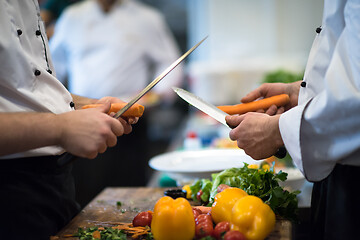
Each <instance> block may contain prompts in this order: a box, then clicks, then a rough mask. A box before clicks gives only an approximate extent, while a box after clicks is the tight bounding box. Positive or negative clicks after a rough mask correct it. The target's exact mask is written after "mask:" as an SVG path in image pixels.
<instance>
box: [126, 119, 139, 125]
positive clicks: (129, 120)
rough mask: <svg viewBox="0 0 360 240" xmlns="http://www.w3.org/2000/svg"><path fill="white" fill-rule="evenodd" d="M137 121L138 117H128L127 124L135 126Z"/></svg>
mask: <svg viewBox="0 0 360 240" xmlns="http://www.w3.org/2000/svg"><path fill="white" fill-rule="evenodd" d="M138 121H139V118H138V117H130V118H128V121H127V122H128V123H129V124H136V123H137V122H138Z"/></svg>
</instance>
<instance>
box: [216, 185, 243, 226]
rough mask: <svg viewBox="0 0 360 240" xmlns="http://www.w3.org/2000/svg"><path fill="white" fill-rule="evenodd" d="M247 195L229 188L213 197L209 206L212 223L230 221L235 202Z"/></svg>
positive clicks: (240, 190) (238, 189)
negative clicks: (212, 201)
mask: <svg viewBox="0 0 360 240" xmlns="http://www.w3.org/2000/svg"><path fill="white" fill-rule="evenodd" d="M247 195H248V194H247V193H246V192H245V191H244V190H242V189H240V188H234V187H230V188H227V189H225V190H223V191H222V192H220V193H218V194H216V195H215V198H214V203H213V204H212V206H211V217H212V219H213V221H214V222H215V223H216V224H218V223H219V222H223V221H227V222H230V220H231V211H232V208H233V206H234V204H235V203H236V201H237V200H239V199H241V198H243V197H245V196H247Z"/></svg>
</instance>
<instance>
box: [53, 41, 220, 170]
mask: <svg viewBox="0 0 360 240" xmlns="http://www.w3.org/2000/svg"><path fill="white" fill-rule="evenodd" d="M206 39H207V36H206V37H205V38H203V39H202V40H201V41H200V42H198V43H197V44H195V45H194V46H193V47H192V48H190V49H189V50H188V51H187V52H186V53H184V54H183V55H182V56H181V57H179V58H178V59H177V60H176V61H175V62H173V63H172V64H171V65H170V66H169V67H168V68H166V69H165V70H164V71H163V72H162V73H161V74H160V75H159V76H158V77H156V78H155V79H154V80H153V81H152V82H151V83H149V85H147V86H146V87H145V88H144V89H143V90H142V91H141V92H140V93H139V94H137V95H136V96H135V97H134V98H133V99H132V100H130V101H129V102H128V103H127V104H126V105H125V106H124V107H123V108H122V109H120V110H119V111H118V112H117V113H115V115H114V116H113V117H114V118H119V117H121V115H122V114H123V113H124V112H126V111H127V110H128V109H129V108H130V107H131V106H132V105H134V104H135V103H136V102H137V101H139V99H140V98H141V97H143V96H144V95H145V94H146V93H147V92H149V91H150V90H151V89H152V88H153V87H154V86H155V85H156V84H158V83H159V82H160V81H161V80H162V79H163V78H164V77H165V76H166V75H167V74H168V73H170V72H171V71H172V70H173V69H174V68H176V67H177V66H178V65H179V64H180V63H181V62H182V61H183V60H184V59H185V58H186V57H187V56H189V55H190V53H192V52H193V51H194V50H195V49H196V48H197V47H198V46H199V45H200V44H202V43H203V42H204V41H205V40H206ZM224 120H225V119H224ZM76 158H77V157H76V156H74V155H73V154H71V153H64V154H63V155H62V156H61V157H60V158H59V159H58V161H57V164H58V165H59V166H60V167H62V166H65V165H67V164H69V163H70V162H73V161H74V160H75V159H76Z"/></svg>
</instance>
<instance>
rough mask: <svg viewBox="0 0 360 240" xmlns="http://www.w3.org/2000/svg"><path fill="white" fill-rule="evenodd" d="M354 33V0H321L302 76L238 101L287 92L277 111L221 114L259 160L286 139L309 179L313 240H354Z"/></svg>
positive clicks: (358, 105)
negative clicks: (318, 23) (286, 101)
mask: <svg viewBox="0 0 360 240" xmlns="http://www.w3.org/2000/svg"><path fill="white" fill-rule="evenodd" d="M359 32H360V2H359V1H356V0H337V1H330V0H327V1H325V4H324V15H323V21H322V27H319V28H317V29H316V33H317V36H316V39H315V41H314V43H313V46H312V49H311V52H310V55H309V59H308V62H307V66H306V71H305V75H304V79H303V81H298V82H295V83H289V84H285V83H272V84H264V85H261V86H260V87H259V88H257V89H255V90H254V91H252V92H250V93H249V94H248V95H246V96H245V97H244V98H243V99H242V102H250V101H254V100H256V99H258V98H262V97H270V96H273V95H277V94H281V93H286V94H288V95H289V96H290V103H289V104H288V105H287V106H284V107H281V108H279V109H277V108H276V106H272V107H271V108H270V109H268V110H267V111H266V113H267V114H264V113H254V112H253V113H246V114H243V115H233V116H228V117H226V121H227V123H228V125H229V126H231V127H233V128H234V129H233V130H231V131H230V138H231V139H232V140H237V144H238V146H239V147H240V148H242V149H244V150H245V152H246V153H247V154H249V155H250V156H252V157H253V158H255V159H264V158H267V157H269V156H271V155H273V154H274V153H275V152H276V150H277V149H278V148H279V147H281V146H283V145H284V144H285V147H286V148H287V150H288V152H289V153H290V155H291V157H292V159H293V161H294V163H295V165H296V166H297V167H298V168H299V169H300V170H301V171H302V172H303V174H304V176H305V177H306V179H307V180H308V181H310V182H313V183H314V185H313V192H312V197H311V227H312V229H311V231H310V232H311V234H310V236H311V238H312V239H317V240H319V239H326V240H331V239H357V238H358V231H357V227H358V223H359V215H360V207H359V202H360V196H359V194H358V193H357V186H358V184H359V182H360V181H359V179H358V177H357V175H358V173H359V171H360V34H359ZM284 111H285V112H284ZM283 112H284V113H283ZM275 113H278V114H276V115H274V114H275ZM281 113H282V114H281Z"/></svg>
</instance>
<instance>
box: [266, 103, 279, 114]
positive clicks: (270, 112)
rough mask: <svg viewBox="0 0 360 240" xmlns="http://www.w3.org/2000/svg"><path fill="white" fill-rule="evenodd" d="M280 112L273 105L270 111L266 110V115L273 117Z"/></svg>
mask: <svg viewBox="0 0 360 240" xmlns="http://www.w3.org/2000/svg"><path fill="white" fill-rule="evenodd" d="M277 111H278V108H277V106H276V105H271V106H270V107H269V108H268V110H266V112H265V113H266V114H268V115H270V116H273V115H275V114H276V112H277Z"/></svg>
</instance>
